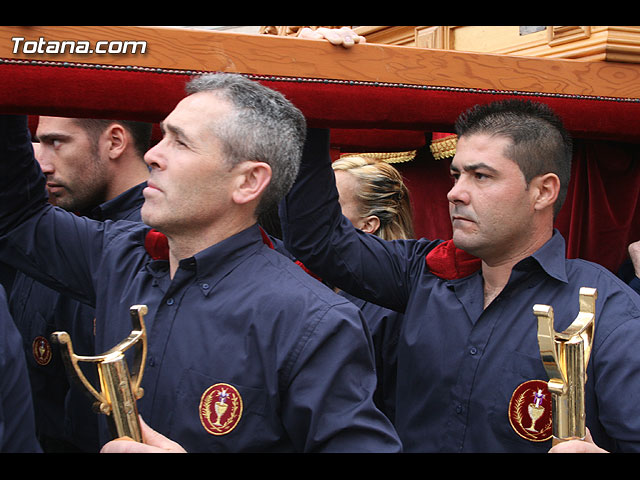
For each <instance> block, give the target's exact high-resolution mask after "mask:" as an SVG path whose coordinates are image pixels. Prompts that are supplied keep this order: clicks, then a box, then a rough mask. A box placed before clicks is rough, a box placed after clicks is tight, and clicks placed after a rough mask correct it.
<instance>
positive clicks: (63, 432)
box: [9, 182, 146, 452]
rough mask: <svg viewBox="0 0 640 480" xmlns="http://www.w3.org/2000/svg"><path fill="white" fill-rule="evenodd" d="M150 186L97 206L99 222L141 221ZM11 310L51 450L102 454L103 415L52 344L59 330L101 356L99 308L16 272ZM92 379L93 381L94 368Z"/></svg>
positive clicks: (80, 348) (81, 349)
mask: <svg viewBox="0 0 640 480" xmlns="http://www.w3.org/2000/svg"><path fill="white" fill-rule="evenodd" d="M145 186H146V182H144V183H142V184H139V185H136V186H135V187H133V188H130V189H129V190H127V191H125V192H123V193H121V194H120V195H118V196H117V197H115V198H113V199H112V200H110V201H108V202H105V203H103V204H101V205H98V206H97V207H95V208H94V209H93V210H92V211H91V212H90V213H89V214H88V215H87V216H88V217H90V218H93V219H95V220H99V221H104V220H130V221H141V218H140V208H141V207H142V203H143V202H144V197H143V196H142V190H143V188H144V187H145ZM9 309H10V311H11V314H12V315H13V318H14V320H15V322H16V324H17V326H18V329H19V330H20V333H21V334H22V338H23V343H24V348H25V352H26V356H27V368H28V371H29V378H30V380H31V389H32V392H33V403H34V409H35V415H36V430H37V433H38V437H39V438H40V441H41V442H42V445H43V448H44V450H45V451H46V452H65V451H76V450H78V451H84V452H97V451H98V450H99V444H98V437H97V425H98V417H97V415H96V413H95V412H94V411H93V408H92V403H93V402H92V401H91V400H90V399H88V397H87V395H86V394H85V391H84V390H85V389H84V387H78V386H76V385H75V384H74V383H71V385H69V382H68V378H69V376H68V375H69V374H68V372H67V371H66V370H65V367H64V364H63V362H62V358H61V357H60V351H59V347H58V346H57V345H56V344H54V343H52V342H51V341H50V337H51V334H52V333H53V332H55V331H66V332H68V333H69V334H70V335H71V338H72V339H73V345H74V349H75V351H76V352H77V353H78V354H80V355H95V353H96V352H95V351H94V343H93V340H94V319H95V311H94V309H93V307H91V306H89V305H86V304H83V303H81V302H78V301H77V300H75V299H73V298H71V297H69V296H66V295H61V294H60V293H58V292H57V291H55V290H53V289H51V288H49V287H47V286H45V285H43V284H42V283H39V282H37V281H35V280H34V279H33V278H32V277H29V276H27V275H25V274H23V273H21V272H16V274H15V279H14V284H13V288H12V290H11V295H10V300H9ZM85 373H86V375H87V376H88V377H89V378H90V379H91V380H92V381H93V383H95V382H97V380H96V379H95V378H94V375H93V373H94V371H93V369H87V371H86V372H85Z"/></svg>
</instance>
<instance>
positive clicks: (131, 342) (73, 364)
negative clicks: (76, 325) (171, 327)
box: [51, 305, 147, 442]
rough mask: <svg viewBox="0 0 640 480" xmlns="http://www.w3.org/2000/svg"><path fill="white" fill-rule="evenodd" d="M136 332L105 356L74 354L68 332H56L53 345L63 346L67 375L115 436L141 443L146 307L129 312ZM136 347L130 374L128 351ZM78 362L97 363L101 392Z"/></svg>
mask: <svg viewBox="0 0 640 480" xmlns="http://www.w3.org/2000/svg"><path fill="white" fill-rule="evenodd" d="M129 314H130V315H131V322H132V324H133V330H132V331H131V333H130V334H129V336H128V337H127V338H126V339H124V340H123V341H122V342H120V343H119V344H118V345H116V346H115V347H113V348H111V349H110V350H108V351H107V352H105V353H103V354H102V355H97V356H83V355H76V354H75V353H74V352H73V345H72V343H71V338H70V337H69V334H68V333H67V332H54V333H52V334H51V338H52V340H53V341H55V342H57V343H59V344H60V345H66V347H67V348H66V349H65V348H61V349H60V351H61V353H62V358H63V360H64V362H65V365H66V368H67V372H68V373H69V375H70V376H71V377H72V378H73V379H74V381H76V382H79V383H80V384H81V385H83V386H84V387H85V388H86V390H87V391H88V392H87V393H88V395H89V397H93V398H95V399H96V400H97V402H95V403H94V408H95V409H96V410H97V411H98V412H100V413H103V414H105V415H107V418H108V419H109V425H110V427H111V430H112V434H113V435H114V436H115V437H129V438H131V439H133V440H135V441H137V442H141V441H142V433H141V429H140V419H139V417H138V408H137V405H136V401H137V400H139V399H140V398H142V395H143V393H144V392H143V389H142V388H141V387H140V382H141V381H142V374H143V372H144V364H145V362H146V357H147V332H146V329H145V326H144V316H145V315H146V314H147V306H146V305H134V306H132V307H131V308H130V309H129ZM131 347H135V350H134V359H133V366H134V368H133V369H132V370H131V371H130V370H129V368H128V365H127V361H126V359H125V355H124V353H125V351H127V350H128V349H129V348H131ZM79 362H89V363H95V364H96V365H97V369H98V377H99V381H100V392H99V391H98V390H96V388H94V387H93V385H91V383H90V382H89V381H88V380H87V378H86V377H85V375H84V374H83V372H82V370H81V369H80V367H79V365H78V363H79Z"/></svg>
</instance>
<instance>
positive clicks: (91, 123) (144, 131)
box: [76, 118, 152, 157]
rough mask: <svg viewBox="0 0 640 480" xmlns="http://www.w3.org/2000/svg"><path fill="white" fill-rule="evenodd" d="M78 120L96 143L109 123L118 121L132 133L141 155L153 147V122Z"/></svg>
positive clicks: (136, 148)
mask: <svg viewBox="0 0 640 480" xmlns="http://www.w3.org/2000/svg"><path fill="white" fill-rule="evenodd" d="M76 122H77V123H78V125H80V126H81V127H82V128H84V130H85V131H86V132H87V134H88V135H89V137H90V138H91V139H92V140H93V141H94V143H95V142H97V141H98V138H99V137H100V135H101V134H102V132H104V131H105V129H106V128H107V127H108V126H109V125H112V124H114V123H118V124H120V125H122V126H123V127H124V128H125V129H126V130H128V131H129V133H130V134H131V138H132V139H133V147H134V148H135V150H136V152H137V153H138V154H139V155H140V157H143V156H144V154H145V153H146V152H147V150H149V148H150V147H151V132H152V125H151V123H147V122H137V121H133V120H108V119H98V118H77V119H76Z"/></svg>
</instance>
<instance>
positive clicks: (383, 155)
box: [340, 150, 416, 163]
mask: <svg viewBox="0 0 640 480" xmlns="http://www.w3.org/2000/svg"><path fill="white" fill-rule="evenodd" d="M415 156H416V150H409V151H407V152H377V153H373V152H366V153H345V154H342V155H340V158H347V157H364V158H375V159H377V160H381V161H383V162H387V163H404V162H409V161H411V160H413V159H414V157H415Z"/></svg>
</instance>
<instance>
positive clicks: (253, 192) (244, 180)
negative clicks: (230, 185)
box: [231, 161, 271, 205]
mask: <svg viewBox="0 0 640 480" xmlns="http://www.w3.org/2000/svg"><path fill="white" fill-rule="evenodd" d="M234 170H236V176H235V177H234V178H235V186H234V189H233V192H232V194H231V196H232V199H233V201H234V202H235V203H237V204H241V205H242V204H246V203H249V202H252V201H254V200H256V199H259V198H260V197H261V196H262V193H263V192H264V191H265V189H266V188H267V186H268V185H269V183H270V182H271V167H270V166H269V165H268V164H266V163H264V162H252V161H245V162H242V163H240V164H238V165H236V166H235V167H234Z"/></svg>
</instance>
